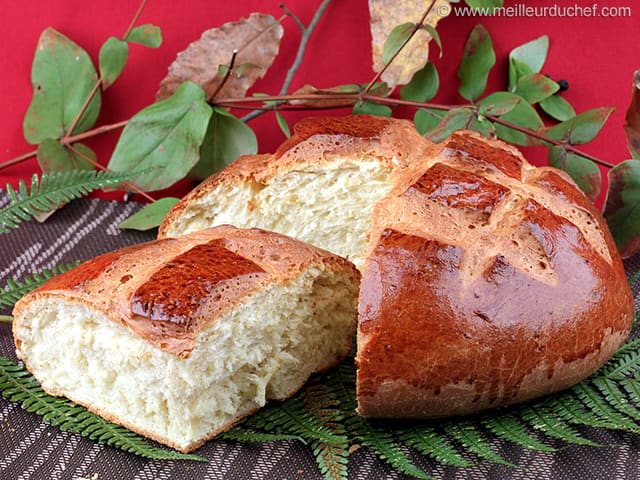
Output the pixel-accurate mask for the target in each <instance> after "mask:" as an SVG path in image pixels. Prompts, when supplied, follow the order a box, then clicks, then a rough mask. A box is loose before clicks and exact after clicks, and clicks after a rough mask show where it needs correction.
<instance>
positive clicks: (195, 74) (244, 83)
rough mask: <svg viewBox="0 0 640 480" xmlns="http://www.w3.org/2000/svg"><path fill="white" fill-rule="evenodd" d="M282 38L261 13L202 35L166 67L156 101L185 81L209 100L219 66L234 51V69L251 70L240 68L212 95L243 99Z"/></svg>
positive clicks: (218, 79)
mask: <svg viewBox="0 0 640 480" xmlns="http://www.w3.org/2000/svg"><path fill="white" fill-rule="evenodd" d="M282 35H283V29H282V26H281V25H280V24H279V23H278V22H277V20H276V19H275V18H273V17H272V16H271V15H267V14H264V13H252V14H251V15H250V16H249V18H243V19H241V20H239V21H237V22H229V23H225V24H224V25H222V26H221V27H218V28H212V29H210V30H207V31H205V32H204V33H203V34H202V36H201V37H200V39H199V40H196V41H195V42H193V43H192V44H191V45H189V46H188V47H187V48H186V50H184V51H182V52H181V53H179V54H178V57H177V58H176V59H175V61H174V62H173V63H172V64H171V65H170V66H169V73H168V74H167V76H166V77H165V78H164V80H162V82H160V89H159V90H158V93H157V94H156V96H157V98H158V100H162V99H164V98H167V97H169V96H171V94H173V92H175V91H176V89H177V88H178V86H179V85H180V84H181V83H182V82H184V81H185V80H190V81H192V82H194V83H196V84H198V85H200V87H202V89H203V90H204V91H205V94H206V98H207V100H210V99H211V97H212V96H213V95H214V94H216V91H217V90H218V89H219V88H220V85H221V83H222V82H223V79H224V76H221V75H219V69H220V66H221V65H227V66H228V65H229V63H230V61H231V58H232V56H233V52H234V50H237V51H238V53H237V56H236V59H235V65H237V66H239V67H240V66H242V65H245V66H246V65H252V66H253V67H254V68H244V69H243V71H242V74H241V75H235V74H234V75H229V77H228V78H227V80H226V82H225V83H224V86H223V87H222V89H220V91H219V92H218V93H217V94H216V95H217V97H242V96H244V95H245V93H246V92H247V90H249V88H251V86H252V85H253V84H254V83H255V81H256V80H258V79H259V78H262V77H263V76H264V74H265V73H266V71H267V69H268V68H269V67H270V66H271V64H272V63H273V60H274V59H275V58H276V55H277V54H278V51H279V49H280V40H281V39H282Z"/></svg>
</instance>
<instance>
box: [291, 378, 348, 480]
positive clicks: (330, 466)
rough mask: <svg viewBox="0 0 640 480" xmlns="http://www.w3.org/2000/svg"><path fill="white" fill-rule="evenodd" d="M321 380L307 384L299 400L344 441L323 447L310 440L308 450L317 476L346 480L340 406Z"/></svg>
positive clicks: (345, 439)
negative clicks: (320, 474) (313, 459)
mask: <svg viewBox="0 0 640 480" xmlns="http://www.w3.org/2000/svg"><path fill="white" fill-rule="evenodd" d="M322 382H323V380H322V379H321V377H319V376H317V377H315V378H314V380H312V381H311V382H309V383H308V384H307V386H306V387H305V388H304V390H303V392H302V396H303V398H304V401H305V403H306V405H307V408H308V409H309V410H310V411H311V412H313V413H314V415H315V416H316V417H317V418H319V419H320V420H321V421H322V423H323V425H325V426H326V427H327V428H328V429H329V430H330V431H332V432H333V433H335V434H337V435H340V436H342V437H343V438H344V442H341V443H326V442H323V441H321V440H313V441H312V442H311V449H312V451H313V455H314V457H315V460H316V464H317V465H318V468H319V469H320V472H321V473H322V475H323V476H324V478H325V479H326V480H347V464H348V462H349V440H348V437H346V436H345V434H346V431H345V428H344V425H342V423H341V420H343V418H344V417H343V415H342V413H341V412H340V410H339V408H338V407H339V404H340V402H339V401H337V400H336V396H335V393H334V392H332V391H331V390H330V389H329V388H327V386H326V385H324V384H323V383H322Z"/></svg>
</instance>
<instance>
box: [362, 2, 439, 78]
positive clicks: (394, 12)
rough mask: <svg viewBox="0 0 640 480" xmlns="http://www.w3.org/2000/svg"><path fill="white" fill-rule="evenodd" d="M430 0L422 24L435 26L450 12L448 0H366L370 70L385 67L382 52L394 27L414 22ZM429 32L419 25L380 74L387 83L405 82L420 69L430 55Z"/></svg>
mask: <svg viewBox="0 0 640 480" xmlns="http://www.w3.org/2000/svg"><path fill="white" fill-rule="evenodd" d="M431 2H434V5H433V6H432V7H431V10H430V11H429V14H428V15H427V18H426V19H425V21H424V24H426V25H431V26H432V27H435V26H436V24H437V23H438V21H439V20H440V19H442V18H444V17H446V16H448V15H449V13H451V5H450V4H449V2H448V1H447V0H427V1H426V2H425V1H420V0H369V13H370V14H371V37H372V38H371V47H372V52H373V70H374V71H375V72H379V71H380V70H382V68H383V67H384V63H383V62H382V52H383V50H384V43H385V41H386V40H387V37H388V36H389V34H390V33H391V30H393V28H394V27H396V26H398V25H401V24H403V23H407V22H413V23H417V22H419V21H420V19H421V18H422V15H424V12H425V11H426V9H427V8H429V5H430V3H431ZM430 40H431V35H429V34H428V33H427V32H426V31H425V30H423V29H421V30H419V31H418V32H416V34H415V35H414V36H413V38H412V39H411V40H410V41H409V43H408V44H407V45H405V47H404V48H403V49H402V51H401V52H400V54H399V55H398V56H397V57H396V59H395V60H394V61H393V63H391V65H389V67H388V68H387V70H386V71H385V72H384V73H383V75H382V81H384V82H385V83H386V84H387V85H389V86H390V87H392V88H393V87H395V86H396V85H406V84H407V83H409V82H410V81H411V77H413V74H414V73H416V72H417V71H418V70H420V69H422V68H423V67H424V66H425V64H426V63H427V60H428V57H429V41H430Z"/></svg>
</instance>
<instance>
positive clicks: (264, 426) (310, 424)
mask: <svg viewBox="0 0 640 480" xmlns="http://www.w3.org/2000/svg"><path fill="white" fill-rule="evenodd" d="M247 425H249V426H252V427H255V428H258V429H261V430H266V431H267V432H269V433H271V432H272V431H276V432H278V433H283V432H284V433H287V434H290V435H299V436H300V437H302V438H304V439H305V440H308V441H310V440H321V441H323V442H326V443H331V444H339V443H344V442H346V441H347V438H346V437H345V436H344V435H336V434H334V433H333V432H332V431H331V430H330V429H329V428H327V426H325V425H323V424H322V422H321V421H320V420H318V418H317V417H315V416H314V415H313V414H312V413H310V412H309V411H308V410H307V408H306V406H305V404H304V402H303V401H302V400H301V399H300V397H298V396H295V397H291V398H290V399H288V400H285V401H284V402H281V403H273V404H271V405H269V406H267V407H266V408H264V409H262V410H260V411H259V412H258V413H256V414H255V415H254V416H253V417H251V418H250V419H249V420H248V421H247Z"/></svg>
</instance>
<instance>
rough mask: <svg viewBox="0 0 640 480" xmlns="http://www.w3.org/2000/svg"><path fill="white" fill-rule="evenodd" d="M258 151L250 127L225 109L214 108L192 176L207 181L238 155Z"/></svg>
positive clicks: (190, 174) (190, 173) (254, 136)
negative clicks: (206, 179)
mask: <svg viewBox="0 0 640 480" xmlns="http://www.w3.org/2000/svg"><path fill="white" fill-rule="evenodd" d="M257 151H258V140H257V139H256V135H255V133H253V130H251V127H249V126H248V125H247V124H246V123H244V122H243V121H241V120H239V119H238V118H236V117H234V116H233V115H231V114H230V113H229V112H227V111H226V110H223V109H221V108H214V109H213V113H212V115H211V118H210V119H209V124H208V126H207V132H206V135H205V137H204V140H203V141H202V146H201V147H200V160H199V161H198V163H197V164H196V166H195V167H194V168H193V169H192V170H191V172H189V176H191V177H193V178H197V179H204V178H207V177H208V176H209V175H211V174H212V173H214V172H217V171H218V170H222V169H223V168H224V167H225V166H226V165H228V164H230V163H231V162H233V161H234V160H235V159H236V158H238V157H239V156H241V155H250V154H254V153H256V152H257Z"/></svg>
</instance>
